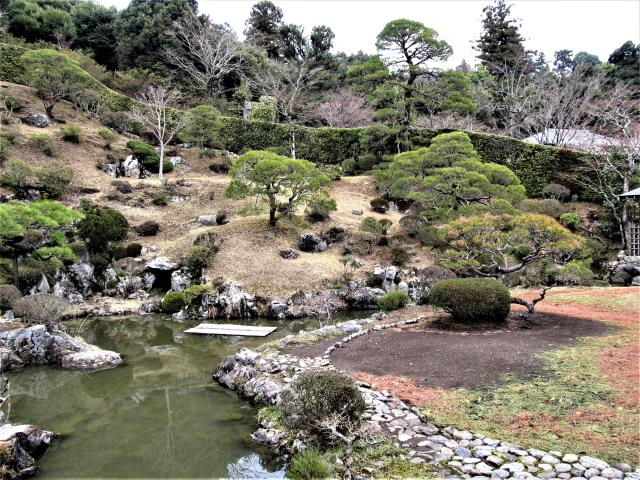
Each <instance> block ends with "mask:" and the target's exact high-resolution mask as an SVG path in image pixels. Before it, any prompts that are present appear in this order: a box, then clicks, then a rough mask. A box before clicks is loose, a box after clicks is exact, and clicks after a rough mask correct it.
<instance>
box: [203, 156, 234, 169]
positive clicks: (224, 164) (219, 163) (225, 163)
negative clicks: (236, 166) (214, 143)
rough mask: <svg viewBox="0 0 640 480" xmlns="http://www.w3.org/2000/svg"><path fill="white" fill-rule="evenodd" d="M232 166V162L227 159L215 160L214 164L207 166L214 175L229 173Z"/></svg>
mask: <svg viewBox="0 0 640 480" xmlns="http://www.w3.org/2000/svg"><path fill="white" fill-rule="evenodd" d="M232 165H233V160H231V158H229V157H221V158H216V159H215V160H214V162H213V163H212V164H211V165H209V170H211V171H212V172H214V173H229V169H230V168H231V166H232Z"/></svg>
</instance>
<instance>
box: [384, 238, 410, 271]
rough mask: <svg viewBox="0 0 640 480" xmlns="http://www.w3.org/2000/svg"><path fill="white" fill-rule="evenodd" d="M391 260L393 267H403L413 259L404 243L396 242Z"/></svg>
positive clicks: (390, 255) (392, 246) (390, 256)
mask: <svg viewBox="0 0 640 480" xmlns="http://www.w3.org/2000/svg"><path fill="white" fill-rule="evenodd" d="M389 259H390V260H391V263H392V264H393V265H397V266H399V267H402V266H403V265H406V264H407V263H408V262H409V260H410V259H411V254H410V253H409V250H408V249H407V247H406V246H405V245H404V244H403V243H402V242H400V241H398V240H395V241H394V242H393V243H392V245H391V251H390V252H389Z"/></svg>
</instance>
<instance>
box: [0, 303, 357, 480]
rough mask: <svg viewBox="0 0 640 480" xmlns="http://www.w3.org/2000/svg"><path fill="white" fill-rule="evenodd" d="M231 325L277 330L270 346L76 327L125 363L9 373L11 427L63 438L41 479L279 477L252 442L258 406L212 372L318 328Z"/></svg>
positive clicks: (105, 325) (135, 324)
mask: <svg viewBox="0 0 640 480" xmlns="http://www.w3.org/2000/svg"><path fill="white" fill-rule="evenodd" d="M360 316H364V314H361V315H360ZM345 318H346V317H342V318H335V319H334V320H333V321H340V320H344V319H345ZM351 318H353V316H351ZM232 323H245V324H253V325H258V324H259V325H274V326H277V327H278V330H277V331H276V332H275V333H274V334H271V335H269V336H268V337H266V339H265V338H240V337H222V336H204V335H202V336H200V335H189V334H183V333H182V331H183V330H185V329H186V328H187V327H188V326H192V325H183V324H179V323H174V322H171V321H170V320H169V319H168V318H167V317H164V316H143V317H128V318H103V319H95V320H91V321H88V322H85V323H84V324H76V325H75V328H77V330H79V333H80V334H81V335H82V336H83V337H84V338H85V339H86V340H87V341H88V342H90V343H94V344H96V345H98V346H100V347H102V348H106V349H109V350H114V351H117V352H120V353H122V354H124V355H125V357H126V361H127V364H126V365H125V366H122V367H119V368H116V369H112V370H106V371H102V372H95V373H81V372H72V371H65V370H61V369H57V368H52V367H44V366H42V367H29V368H26V369H24V370H22V371H19V372H17V373H15V374H13V375H12V377H11V407H10V408H11V409H10V416H9V420H10V421H11V422H12V423H32V424H35V425H38V426H40V427H42V428H45V429H47V430H52V431H55V432H58V433H61V434H62V438H61V439H58V440H56V441H55V443H54V445H53V446H52V447H51V448H50V449H49V451H48V452H47V453H46V454H45V455H44V457H43V458H42V459H41V461H40V470H39V472H38V474H37V477H38V478H104V477H110V478H125V477H126V478H158V477H162V478H220V477H231V478H282V477H283V476H284V473H283V471H282V466H281V465H279V464H277V463H274V462H273V461H270V459H269V455H268V452H266V451H261V450H259V448H258V447H257V446H256V445H255V444H253V443H252V442H251V440H250V439H249V435H250V434H251V432H252V431H253V430H254V429H255V409H254V408H253V407H251V406H250V405H249V404H247V403H246V402H243V401H240V400H239V399H238V398H237V397H236V395H235V394H233V393H231V392H229V391H226V390H224V389H223V388H221V387H220V386H218V385H217V384H215V383H213V381H212V378H211V374H212V372H213V371H214V370H215V368H216V367H217V365H218V363H219V362H220V361H221V360H222V359H223V358H224V357H225V356H227V355H229V354H231V353H234V352H235V351H237V350H238V349H239V348H240V347H242V346H247V347H249V348H253V347H257V346H258V345H260V344H261V343H264V342H266V341H271V340H274V339H275V338H278V337H282V336H285V335H287V334H289V333H295V332H297V331H299V330H302V329H304V330H311V329H314V328H318V327H320V326H321V324H320V322H319V321H318V320H315V319H305V320H300V321H294V322H291V321H287V322H276V321H270V320H263V319H257V320H251V321H247V322H242V321H233V322H232ZM67 325H68V327H69V328H70V329H71V330H72V331H73V329H74V325H73V324H67Z"/></svg>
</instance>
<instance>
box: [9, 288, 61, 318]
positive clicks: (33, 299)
mask: <svg viewBox="0 0 640 480" xmlns="http://www.w3.org/2000/svg"><path fill="white" fill-rule="evenodd" d="M68 305H69V304H68V302H67V301H66V300H65V299H64V298H61V297H58V296H56V295H52V294H50V293H36V294H35V295H28V296H26V297H22V298H20V299H18V300H16V301H15V302H14V303H13V313H14V314H15V316H16V317H19V318H21V319H22V320H23V321H25V322H27V323H34V324H40V325H47V326H55V325H56V324H57V323H58V322H59V321H60V319H61V318H62V314H63V313H64V311H65V310H66V308H67V306H68Z"/></svg>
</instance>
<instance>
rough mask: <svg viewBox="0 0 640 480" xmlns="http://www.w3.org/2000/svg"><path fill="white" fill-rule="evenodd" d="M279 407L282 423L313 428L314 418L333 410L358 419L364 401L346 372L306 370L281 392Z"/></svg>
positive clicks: (331, 414)
mask: <svg viewBox="0 0 640 480" xmlns="http://www.w3.org/2000/svg"><path fill="white" fill-rule="evenodd" d="M281 407H282V414H283V419H284V422H285V424H286V425H288V426H289V427H291V428H304V429H306V430H314V429H316V428H317V427H316V425H318V422H322V421H323V420H325V419H327V418H329V417H333V416H334V415H336V414H342V415H343V416H344V418H345V419H346V420H348V421H358V420H359V419H360V415H362V413H363V412H364V410H365V407H366V405H365V403H364V398H363V397H362V394H361V393H360V391H359V390H358V387H357V386H356V384H355V383H354V381H353V380H352V379H351V377H349V376H348V375H346V374H344V373H340V372H336V371H333V370H307V371H306V372H304V373H302V374H300V375H299V376H298V377H297V378H296V379H295V380H294V381H293V382H292V383H291V385H290V387H289V388H288V389H286V390H285V391H283V392H282V402H281Z"/></svg>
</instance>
